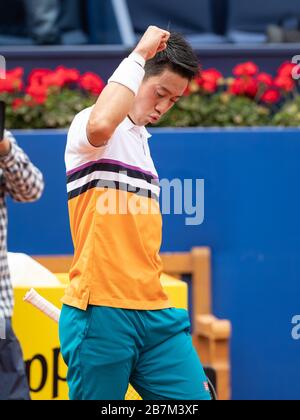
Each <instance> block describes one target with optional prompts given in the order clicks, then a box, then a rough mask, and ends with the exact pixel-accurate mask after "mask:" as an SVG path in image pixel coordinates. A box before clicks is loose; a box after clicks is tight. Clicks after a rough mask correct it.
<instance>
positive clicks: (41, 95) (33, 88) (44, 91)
mask: <svg viewBox="0 0 300 420" xmlns="http://www.w3.org/2000/svg"><path fill="white" fill-rule="evenodd" d="M26 93H27V94H28V95H29V96H31V97H32V99H34V101H35V102H36V103H37V104H39V105H43V104H44V103H45V102H46V100H47V95H48V88H47V86H45V85H40V84H38V83H33V84H31V85H30V86H28V88H27V89H26Z"/></svg>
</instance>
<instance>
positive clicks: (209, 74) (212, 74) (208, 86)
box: [195, 69, 223, 93]
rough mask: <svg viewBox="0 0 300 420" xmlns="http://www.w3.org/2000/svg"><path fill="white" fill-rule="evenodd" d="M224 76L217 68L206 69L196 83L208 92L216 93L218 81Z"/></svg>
mask: <svg viewBox="0 0 300 420" xmlns="http://www.w3.org/2000/svg"><path fill="white" fill-rule="evenodd" d="M222 78H223V75H222V73H220V72H219V71H218V70H216V69H208V70H204V71H202V72H201V73H200V75H199V77H197V78H196V79H195V81H196V83H197V84H198V85H199V86H200V87H201V88H202V89H203V90H204V91H206V92H209V93H214V92H216V91H217V89H218V82H219V80H220V79H222Z"/></svg>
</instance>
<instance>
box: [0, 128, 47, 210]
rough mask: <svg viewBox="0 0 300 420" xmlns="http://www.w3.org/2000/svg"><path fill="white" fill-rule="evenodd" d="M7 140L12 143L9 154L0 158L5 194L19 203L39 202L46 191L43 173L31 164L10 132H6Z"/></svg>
mask: <svg viewBox="0 0 300 420" xmlns="http://www.w3.org/2000/svg"><path fill="white" fill-rule="evenodd" d="M5 138H7V139H9V141H10V143H11V149H10V151H9V153H8V154H7V155H5V156H1V157H0V168H1V169H2V171H3V188H4V191H5V193H6V194H9V195H10V196H11V197H12V198H13V199H14V200H15V201H19V202H33V201H36V200H38V199H39V198H40V197H41V195H42V193H43V190H44V181H43V175H42V173H41V172H40V171H39V170H38V169H37V168H36V167H35V166H34V165H33V164H32V163H31V162H30V160H29V158H28V156H27V155H26V154H25V153H24V151H23V150H22V149H21V148H20V147H19V146H18V145H17V142H16V140H15V138H14V137H13V135H12V134H11V133H10V132H9V131H6V132H5Z"/></svg>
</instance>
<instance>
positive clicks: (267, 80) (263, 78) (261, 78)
mask: <svg viewBox="0 0 300 420" xmlns="http://www.w3.org/2000/svg"><path fill="white" fill-rule="evenodd" d="M256 80H257V81H258V82H259V83H262V84H264V85H266V86H273V77H272V76H271V75H270V74H268V73H260V74H259V75H258V76H257V78H256Z"/></svg>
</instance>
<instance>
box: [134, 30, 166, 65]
mask: <svg viewBox="0 0 300 420" xmlns="http://www.w3.org/2000/svg"><path fill="white" fill-rule="evenodd" d="M170 35H171V34H170V32H168V31H164V30H163V29H160V28H158V27H157V26H149V28H148V29H147V31H146V32H145V33H144V35H143V37H142V39H141V40H140V42H139V43H138V45H137V47H136V48H135V50H134V51H135V52H136V53H138V54H140V55H141V56H142V57H144V59H145V60H146V61H147V60H151V58H154V57H155V56H156V54H157V53H159V52H161V51H164V50H165V49H166V48H167V42H168V40H169V38H170Z"/></svg>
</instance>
